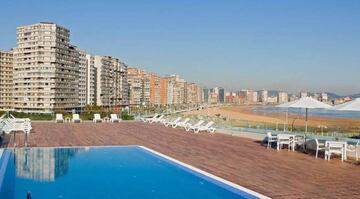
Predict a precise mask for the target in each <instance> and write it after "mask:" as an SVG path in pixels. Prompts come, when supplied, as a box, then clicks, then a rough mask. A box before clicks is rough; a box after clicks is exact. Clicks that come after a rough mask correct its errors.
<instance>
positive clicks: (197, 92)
mask: <svg viewBox="0 0 360 199" xmlns="http://www.w3.org/2000/svg"><path fill="white" fill-rule="evenodd" d="M202 96H203V94H202V88H201V87H200V86H198V85H197V84H195V83H187V85H186V103H187V104H200V103H202Z"/></svg>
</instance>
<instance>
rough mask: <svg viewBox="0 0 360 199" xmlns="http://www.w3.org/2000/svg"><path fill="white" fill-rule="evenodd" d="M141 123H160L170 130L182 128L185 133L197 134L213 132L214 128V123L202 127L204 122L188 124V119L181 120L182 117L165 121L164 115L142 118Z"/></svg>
mask: <svg viewBox="0 0 360 199" xmlns="http://www.w3.org/2000/svg"><path fill="white" fill-rule="evenodd" d="M141 120H142V121H143V122H147V123H162V124H164V125H165V126H166V127H172V128H179V127H180V128H184V129H185V130H186V131H194V132H195V133H199V132H201V131H207V132H210V133H214V132H215V130H216V129H215V128H214V127H213V125H214V122H208V123H207V124H206V125H203V124H204V123H205V121H203V120H200V121H199V122H197V123H195V124H191V123H190V118H185V119H182V117H178V118H176V119H173V120H171V119H165V116H164V115H159V114H156V115H154V117H152V118H142V119H141Z"/></svg>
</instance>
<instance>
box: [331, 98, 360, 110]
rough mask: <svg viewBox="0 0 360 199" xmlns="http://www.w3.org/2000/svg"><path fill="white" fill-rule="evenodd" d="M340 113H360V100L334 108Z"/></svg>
mask: <svg viewBox="0 0 360 199" xmlns="http://www.w3.org/2000/svg"><path fill="white" fill-rule="evenodd" d="M333 109H334V110H338V111H360V98H356V99H354V100H352V101H350V102H346V103H343V104H339V105H337V106H334V107H333Z"/></svg>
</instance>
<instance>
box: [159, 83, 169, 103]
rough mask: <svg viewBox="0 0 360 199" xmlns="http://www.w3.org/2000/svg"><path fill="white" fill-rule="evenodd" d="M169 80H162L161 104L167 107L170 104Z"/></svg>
mask: <svg viewBox="0 0 360 199" xmlns="http://www.w3.org/2000/svg"><path fill="white" fill-rule="evenodd" d="M168 83H169V79H168V78H166V77H161V78H160V89H159V90H160V104H161V105H162V106H166V105H167V104H168V93H169V89H168V86H169V84H168Z"/></svg>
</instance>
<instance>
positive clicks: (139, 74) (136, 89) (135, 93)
mask: <svg viewBox="0 0 360 199" xmlns="http://www.w3.org/2000/svg"><path fill="white" fill-rule="evenodd" d="M128 83H129V88H130V105H149V104H150V93H151V92H150V88H151V85H150V84H151V82H150V79H149V78H148V76H147V75H146V73H145V71H143V70H140V69H137V68H134V67H132V68H128Z"/></svg>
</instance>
